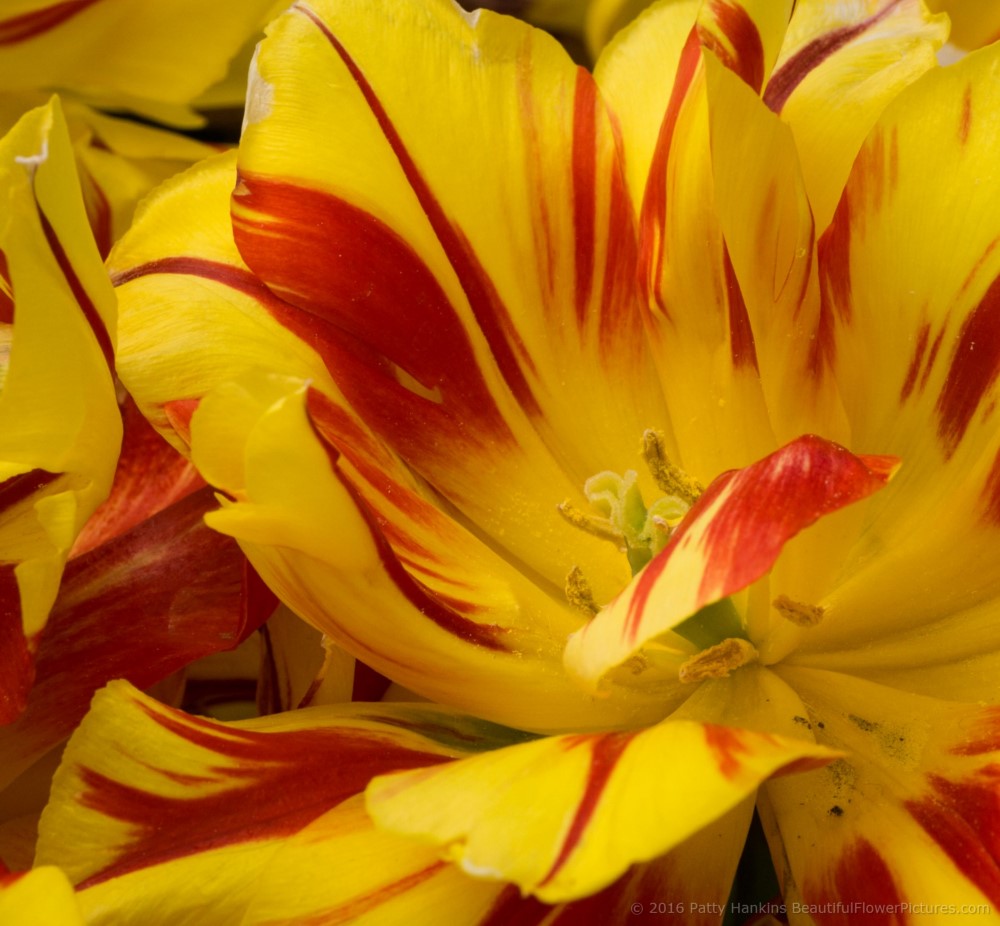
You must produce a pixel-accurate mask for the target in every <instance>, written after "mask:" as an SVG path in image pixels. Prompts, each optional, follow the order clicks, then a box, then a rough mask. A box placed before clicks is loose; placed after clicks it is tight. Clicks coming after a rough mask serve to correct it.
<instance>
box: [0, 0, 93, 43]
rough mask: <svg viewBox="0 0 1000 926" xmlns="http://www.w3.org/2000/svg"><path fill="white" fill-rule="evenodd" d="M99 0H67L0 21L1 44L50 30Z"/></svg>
mask: <svg viewBox="0 0 1000 926" xmlns="http://www.w3.org/2000/svg"><path fill="white" fill-rule="evenodd" d="M97 2H98V0H65V2H64V3H56V4H53V5H52V6H47V7H44V8H42V9H40V10H31V11H30V12H28V13H22V14H21V15H20V16H12V17H10V19H5V20H2V21H0V45H14V44H16V43H17V42H24V41H27V40H28V39H33V38H35V36H37V35H41V34H42V33H43V32H48V31H49V30H50V29H54V28H55V27H56V26H58V25H61V24H62V23H64V22H66V20H68V19H72V18H73V17H74V16H76V15H77V14H78V13H82V12H83V11H84V10H85V9H87V7H89V6H93V5H94V4H95V3H97Z"/></svg>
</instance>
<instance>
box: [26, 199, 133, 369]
mask: <svg viewBox="0 0 1000 926" xmlns="http://www.w3.org/2000/svg"><path fill="white" fill-rule="evenodd" d="M38 218H39V220H40V221H41V224H42V231H43V232H44V233H45V240H46V241H47V242H48V244H49V248H50V249H51V251H52V255H53V257H55V259H56V263H57V264H59V269H60V270H61V271H62V274H63V277H65V279H66V284H67V285H68V286H69V288H70V291H71V292H72V293H73V298H74V299H75V300H76V303H77V305H78V306H79V307H80V310H81V311H82V312H83V315H84V318H86V319H87V324H89V325H90V328H91V330H92V331H93V332H94V337H95V338H96V339H97V344H98V346H99V347H100V348H101V353H102V354H104V360H105V362H106V363H107V365H108V369H109V370H110V371H111V373H112V374H114V369H115V349H114V347H113V346H112V345H111V336H110V335H109V334H108V329H107V327H105V324H104V319H102V318H101V314H100V312H98V311H97V306H95V305H94V302H93V300H92V299H91V298H90V295H89V294H88V293H87V290H86V289H84V286H83V283H82V282H81V281H80V278H79V277H78V276H77V275H76V271H75V270H74V269H73V264H72V262H71V261H70V259H69V257H68V256H67V254H66V251H65V250H64V249H63V246H62V242H61V241H60V240H59V236H58V235H57V234H56V231H55V229H54V228H53V227H52V224H51V223H50V222H49V220H48V218H47V217H46V215H45V213H44V212H43V211H42V207H41V206H40V205H39V206H38Z"/></svg>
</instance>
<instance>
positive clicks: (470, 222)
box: [234, 0, 669, 594]
mask: <svg viewBox="0 0 1000 926" xmlns="http://www.w3.org/2000/svg"><path fill="white" fill-rule="evenodd" d="M376 23H377V24H378V26H377V28H376V27H375V24H376ZM402 62H406V66H405V67H404V66H401V63H402ZM256 67H257V72H258V73H257V76H256V77H255V79H254V80H253V82H252V87H251V94H250V96H251V104H250V107H249V110H248V112H249V116H248V126H247V128H246V130H245V132H244V136H243V140H242V142H241V148H240V162H239V166H240V176H241V183H240V186H239V187H238V188H237V191H236V195H235V196H234V227H235V232H236V238H237V243H238V245H239V247H240V250H241V253H242V255H243V257H244V259H246V261H247V263H248V264H249V266H250V267H251V268H252V269H253V270H254V272H255V273H256V274H257V275H258V276H259V277H260V278H261V279H262V280H264V282H265V283H267V285H268V286H269V287H270V288H271V289H272V290H273V291H274V292H275V293H277V294H278V295H280V296H281V297H282V298H283V299H286V300H288V301H289V302H291V303H293V304H294V305H295V306H297V307H298V309H299V311H300V313H301V315H302V318H303V320H304V323H308V325H310V326H312V327H313V328H320V327H322V326H324V325H326V326H329V327H332V328H333V329H334V330H335V331H337V332H339V334H338V337H339V338H340V339H341V341H342V342H344V343H346V344H348V345H350V347H349V348H341V349H339V350H338V352H336V353H331V354H329V355H328V356H327V360H328V363H329V364H330V366H331V369H332V370H333V373H334V376H335V378H336V379H337V381H338V385H339V386H340V388H341V389H342V391H343V392H344V394H345V395H346V396H347V398H348V400H349V402H350V403H351V405H352V406H353V407H354V408H355V410H356V411H358V413H359V414H360V415H361V416H362V417H363V418H364V419H365V420H366V421H367V422H368V423H369V424H370V425H371V426H372V427H373V428H374V429H375V430H376V431H377V433H379V434H380V435H381V436H382V437H383V438H384V439H385V440H386V441H387V442H388V443H389V444H390V445H391V446H392V447H393V448H394V449H395V450H397V451H398V452H399V453H400V454H401V455H402V456H403V458H404V459H406V460H407V462H408V463H409V464H410V465H412V466H413V467H414V468H415V469H416V470H417V471H419V472H420V474H421V475H422V476H423V477H425V478H426V479H427V480H428V481H430V482H431V483H432V484H433V485H434V486H435V488H436V489H438V490H439V491H440V492H441V493H442V494H444V495H445V496H446V497H447V498H448V499H449V500H450V501H451V502H452V503H453V504H455V505H456V506H457V507H458V508H459V509H461V510H462V511H463V513H464V514H465V515H466V516H468V517H469V518H470V519H471V520H472V521H474V522H475V523H476V524H477V525H478V526H479V527H480V528H481V529H482V530H484V531H485V532H486V533H488V534H489V535H490V536H491V537H492V538H493V540H494V542H496V543H498V544H500V545H501V546H503V547H505V548H507V549H510V550H512V551H516V554H517V555H518V556H519V557H521V558H523V559H524V560H525V561H526V562H527V563H528V564H529V565H530V566H531V567H532V568H533V569H535V570H537V571H538V572H539V573H540V574H542V575H544V576H545V577H546V578H547V579H549V580H550V581H552V582H555V583H560V584H561V583H562V581H563V579H564V577H565V575H566V573H567V572H568V571H569V569H570V568H571V567H572V566H573V565H574V564H576V565H580V566H581V567H582V568H583V570H584V571H585V572H586V573H587V574H588V577H590V578H591V581H592V582H593V583H594V584H595V590H596V587H597V586H600V591H599V592H598V593H599V594H601V593H603V592H604V591H605V590H606V591H607V593H608V594H613V592H614V591H617V589H618V588H620V587H621V584H623V583H624V581H625V580H626V579H627V574H625V573H623V571H622V569H621V568H620V564H619V560H618V559H617V558H615V557H607V556H602V555H601V554H600V553H599V552H597V548H596V547H593V548H592V549H591V550H589V551H588V550H587V549H586V547H587V546H588V545H587V544H585V543H584V542H582V541H579V540H578V541H576V542H574V541H573V540H567V538H568V536H569V533H570V532H571V531H570V530H569V529H567V528H566V527H565V526H564V525H561V524H559V523H558V521H557V520H556V519H554V518H553V511H554V505H555V504H558V503H559V502H561V501H562V500H563V498H566V497H569V498H573V499H576V500H578V502H579V503H580V504H581V505H583V504H585V502H584V501H583V499H582V498H581V493H580V487H581V486H582V484H583V482H584V481H585V480H586V479H587V478H588V477H589V476H591V475H593V474H594V473H596V472H600V471H602V470H607V469H610V470H614V471H617V472H621V471H624V470H625V469H628V468H631V467H634V466H635V463H636V450H637V447H638V442H639V440H640V438H641V435H642V433H643V431H644V430H645V429H646V428H648V427H650V426H661V427H663V428H664V429H667V430H669V422H668V421H667V420H666V411H665V408H664V406H663V403H662V400H661V397H660V395H659V392H658V390H657V389H656V388H655V378H654V376H653V372H652V365H651V363H650V360H649V357H648V351H647V347H646V341H645V335H644V333H643V329H642V322H641V316H640V312H639V308H638V303H637V300H636V298H635V292H634V274H633V261H634V254H635V230H634V218H633V215H632V208H631V206H630V203H629V197H628V195H627V192H626V188H625V180H624V176H623V173H622V168H621V163H620V157H619V151H618V145H617V140H616V136H615V131H614V127H613V124H612V121H611V118H610V116H609V114H608V113H607V111H606V109H605V107H604V104H603V102H602V100H601V99H600V96H599V94H598V92H597V88H596V87H595V85H594V83H593V81H592V79H591V78H590V77H589V76H588V75H587V74H586V73H585V72H584V71H583V70H581V69H579V68H577V67H576V66H574V65H573V64H572V62H571V61H570V60H569V58H568V57H567V56H566V55H565V53H564V52H563V51H562V49H561V48H559V47H558V45H557V44H556V43H555V42H554V41H553V40H552V39H551V38H550V37H548V36H546V35H544V34H543V33H541V32H538V31H536V30H532V29H530V28H529V27H528V26H526V25H524V24H523V23H518V22H516V21H515V20H512V19H508V18H502V17H497V16H495V15H493V14H491V13H488V12H483V13H481V14H472V15H463V14H462V13H461V12H460V11H459V10H457V9H456V8H455V7H454V5H453V4H451V3H448V2H444V0H434V2H431V3H415V2H412V0H405V2H395V0H393V2H391V3H389V2H381V3H376V4H372V3H370V2H362V0H325V2H322V3H316V4H311V5H310V4H305V3H303V4H297V5H295V6H294V7H293V8H292V10H291V11H290V12H289V13H288V14H286V15H285V16H284V17H282V18H280V19H279V20H278V21H277V22H276V23H275V24H274V25H273V26H272V28H271V33H270V36H269V38H268V39H267V40H266V41H265V42H264V43H263V44H262V46H261V51H260V53H259V55H258V57H257V63H256ZM317 86H323V87H327V88H331V89H330V90H329V92H325V93H323V94H321V95H319V96H317V94H316V92H315V88H316V87H317ZM484 113H489V114H490V118H489V119H486V118H484V115H483V114H484ZM330 138H335V139H344V140H347V139H349V143H347V142H346V141H345V143H337V144H329V143H327V142H326V141H325V140H326V139H330ZM321 140H322V141H321ZM498 152H503V156H502V157H501V156H498V154H497V153H498ZM319 228H322V229H324V230H323V232H322V233H319V232H318V231H317V229H319ZM331 252H332V253H334V254H335V255H336V261H335V262H334V263H333V264H330V262H329V254H330V253H331ZM361 348H363V349H361ZM331 350H333V348H331ZM345 350H349V352H350V355H351V356H348V357H343V356H341V354H342V353H344V351H345ZM642 478H643V479H645V475H643V477H642ZM501 485H502V486H503V487H504V489H503V495H504V497H506V498H508V499H516V500H517V501H516V504H510V505H504V504H501V502H500V500H499V498H498V493H497V492H496V487H497V486H501ZM650 488H651V487H650ZM556 518H558V516H556ZM567 543H572V544H573V546H574V547H575V548H577V549H574V551H573V552H572V553H571V554H570V555H571V556H577V550H581V551H583V552H584V553H585V555H586V559H585V560H583V561H580V562H576V561H575V560H572V559H569V560H568V559H567V555H566V554H565V553H563V552H561V549H562V548H563V547H565V545H566V544H567Z"/></svg>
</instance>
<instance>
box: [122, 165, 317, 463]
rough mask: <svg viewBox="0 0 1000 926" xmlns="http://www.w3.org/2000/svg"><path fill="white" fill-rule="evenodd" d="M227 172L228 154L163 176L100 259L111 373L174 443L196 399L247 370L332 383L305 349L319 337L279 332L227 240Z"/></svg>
mask: <svg viewBox="0 0 1000 926" xmlns="http://www.w3.org/2000/svg"><path fill="white" fill-rule="evenodd" d="M235 179H236V175H235V153H234V154H225V155H220V156H219V157H218V158H215V159H211V160H208V161H204V162H202V163H200V164H198V165H196V166H195V167H193V168H191V169H190V170H189V171H187V172H186V173H184V174H182V175H180V176H178V177H175V178H173V179H172V180H170V181H168V182H167V183H165V184H164V185H163V186H162V187H161V188H160V189H159V190H158V191H157V192H156V193H155V194H154V195H153V196H151V197H150V198H149V200H147V201H146V202H145V203H144V204H143V207H142V209H140V210H139V214H138V215H137V216H136V220H135V222H134V224H133V227H132V230H131V232H130V234H129V235H128V237H127V238H126V239H125V240H124V241H122V242H121V244H120V245H119V246H118V247H116V248H115V250H114V251H113V252H112V254H111V256H110V258H109V260H108V268H109V270H110V272H111V275H112V279H113V281H114V282H115V286H116V288H117V295H118V300H119V314H120V331H121V349H120V358H119V363H118V370H119V374H120V375H121V377H122V380H123V381H124V382H125V384H126V385H127V386H128V388H129V391H130V392H131V393H132V394H133V395H134V396H135V397H136V400H137V402H138V405H139V408H140V409H141V410H142V411H143V413H144V414H145V415H146V417H147V418H149V420H150V421H151V422H152V423H153V424H154V425H155V426H156V427H157V428H158V429H159V430H160V431H161V433H163V434H164V435H165V436H166V437H167V438H168V439H169V440H170V441H171V442H172V443H173V444H174V445H175V446H178V447H181V448H186V447H187V444H188V441H189V436H190V435H189V433H188V426H189V422H190V417H191V413H192V411H193V409H194V407H195V406H196V405H197V403H198V401H199V400H200V399H201V397H202V396H203V395H205V393H207V392H209V391H210V390H211V389H213V388H214V387H215V386H217V385H218V384H219V383H221V382H225V381H226V380H228V379H233V378H236V377H239V376H240V375H242V374H243V373H245V372H247V371H248V370H251V369H254V368H257V367H262V368H264V369H268V370H271V371H273V372H276V373H281V374H287V375H293V376H300V377H302V378H303V379H309V380H312V381H313V383H314V384H315V385H316V386H317V388H320V389H325V388H328V387H332V383H330V380H329V377H328V375H327V373H326V370H325V368H324V366H323V363H322V361H321V360H320V358H319V357H318V356H317V354H316V352H315V350H314V349H313V348H314V347H316V346H318V345H319V344H321V343H322V339H321V338H319V337H315V336H314V337H312V338H309V337H306V338H305V339H300V338H298V337H295V336H294V335H293V334H291V333H290V332H289V331H288V330H286V328H285V327H284V326H283V325H282V324H281V323H280V322H281V320H282V319H283V318H284V317H285V316H286V315H287V308H286V307H285V306H284V305H283V304H282V303H280V301H279V300H277V299H275V298H274V297H273V296H272V295H271V294H270V293H269V292H268V291H267V289H266V288H265V287H264V286H263V285H262V284H261V283H259V282H258V281H257V280H255V279H254V277H253V275H252V274H251V273H250V271H249V270H248V269H247V267H246V264H244V263H243V261H242V259H241V258H240V256H239V253H238V252H237V250H236V246H235V245H234V244H233V240H232V231H231V228H230V222H229V196H230V194H231V192H232V188H233V183H234V182H235ZM192 210H194V211H193V212H192Z"/></svg>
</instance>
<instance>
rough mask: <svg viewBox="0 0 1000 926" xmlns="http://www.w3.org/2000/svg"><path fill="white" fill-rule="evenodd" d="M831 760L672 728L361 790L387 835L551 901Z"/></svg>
mask: <svg viewBox="0 0 1000 926" xmlns="http://www.w3.org/2000/svg"><path fill="white" fill-rule="evenodd" d="M836 755H837V754H836V753H834V752H831V751H829V750H826V749H823V748H822V747H817V746H815V745H813V744H810V743H807V742H804V741H793V740H787V739H785V738H783V737H775V736H770V735H766V734H759V733H752V732H750V731H746V730H736V729H731V728H727V727H719V726H712V725H702V724H697V723H692V722H690V721H669V720H668V721H666V722H664V723H662V724H659V725H658V726H655V727H651V728H648V729H646V730H641V731H631V732H621V733H609V734H603V735H593V736H585V735H579V736H565V737H557V738H549V739H543V740H538V741H536V742H533V743H527V744H522V745H518V746H514V747H511V748H507V749H502V750H498V751H495V752H490V753H487V754H484V755H481V756H476V757H473V758H470V759H466V760H463V761H461V762H456V763H453V764H450V765H449V766H447V767H446V768H441V769H422V770H417V771H414V772H412V773H400V774H398V775H389V776H385V777H381V778H378V779H376V780H375V781H373V782H372V784H371V785H369V787H368V790H367V792H366V793H367V799H368V809H369V812H370V813H371V814H372V817H373V818H374V819H375V821H376V823H377V824H378V825H379V826H380V827H383V828H386V829H389V830H392V831H394V832H398V833H405V834H409V835H413V836H421V837H423V838H424V839H428V840H431V841H433V842H434V843H436V844H438V845H440V846H441V847H442V850H443V851H444V853H445V857H446V858H449V859H454V860H455V861H457V862H458V863H459V864H460V865H461V866H462V867H463V868H464V869H465V870H466V871H467V872H469V873H470V874H472V875H475V876H477V877H483V878H492V879H504V880H510V881H513V882H514V883H516V884H517V885H518V886H519V887H520V888H521V889H522V891H524V892H526V893H529V892H530V893H531V894H533V895H535V896H537V897H538V898H540V899H541V900H543V901H546V902H550V903H551V902H558V901H565V900H571V899H574V898H578V897H584V896H586V895H588V894H591V893H593V892H594V891H596V890H598V889H600V888H602V887H605V886H606V885H607V884H609V883H611V882H612V881H614V880H615V878H617V877H618V876H619V875H621V874H622V872H624V871H625V869H626V868H628V866H629V865H631V864H632V863H634V862H640V861H647V860H649V859H653V858H655V857H657V856H659V855H661V854H663V853H665V852H667V851H668V850H670V849H671V848H673V847H674V846H676V845H678V844H679V843H681V842H682V841H683V840H685V839H687V838H688V837H690V836H692V835H694V834H695V833H697V832H698V831H699V830H701V829H703V828H704V827H706V826H708V825H709V824H711V823H713V822H714V821H715V820H717V819H718V818H719V817H721V816H722V815H723V814H725V813H727V812H728V811H730V810H732V809H733V808H735V807H736V806H738V805H739V804H740V803H741V802H743V801H744V799H745V798H747V797H748V796H750V795H752V794H753V793H754V791H755V790H756V788H757V786H758V785H759V784H760V782H761V781H763V780H764V779H765V778H767V777H768V776H769V775H773V774H775V773H778V772H780V771H782V770H785V771H791V770H793V769H794V770H802V769H807V768H815V767H817V766H820V765H824V764H825V763H827V762H829V761H831V760H832V759H834V758H836ZM743 820H744V824H745V823H746V822H748V821H747V820H746V817H744V818H743Z"/></svg>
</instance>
